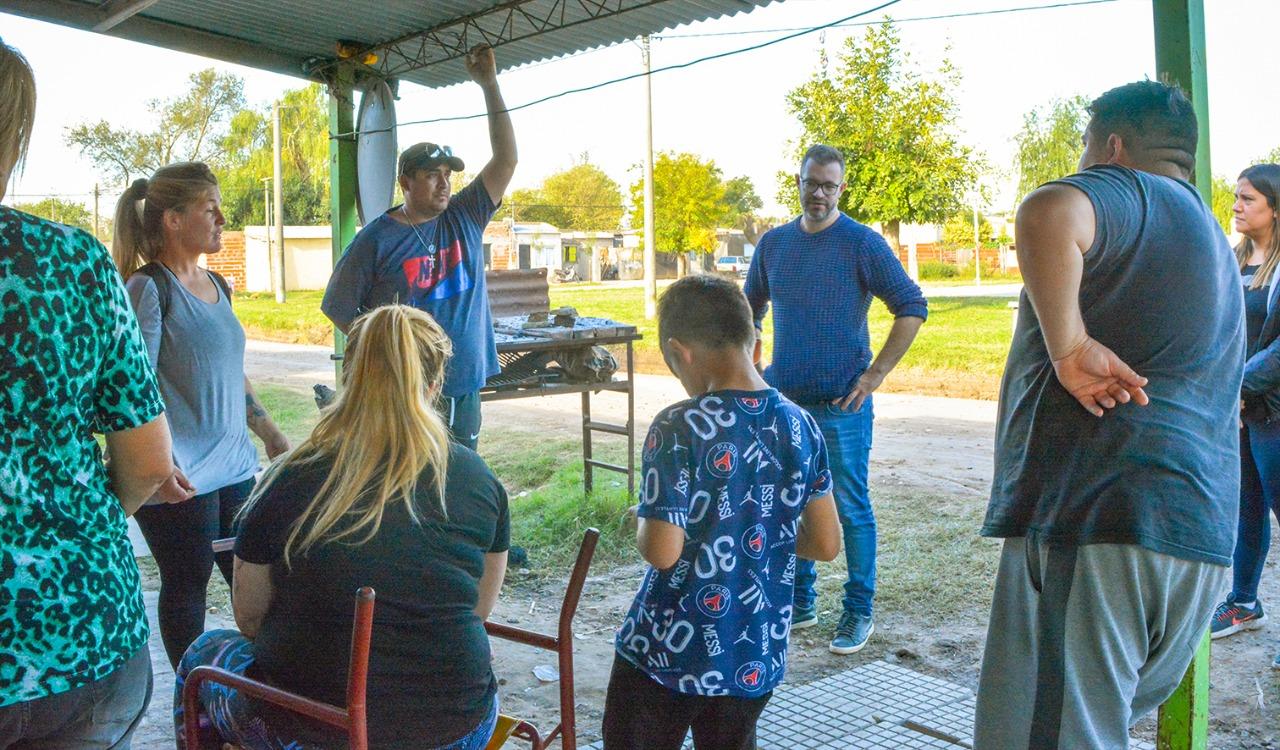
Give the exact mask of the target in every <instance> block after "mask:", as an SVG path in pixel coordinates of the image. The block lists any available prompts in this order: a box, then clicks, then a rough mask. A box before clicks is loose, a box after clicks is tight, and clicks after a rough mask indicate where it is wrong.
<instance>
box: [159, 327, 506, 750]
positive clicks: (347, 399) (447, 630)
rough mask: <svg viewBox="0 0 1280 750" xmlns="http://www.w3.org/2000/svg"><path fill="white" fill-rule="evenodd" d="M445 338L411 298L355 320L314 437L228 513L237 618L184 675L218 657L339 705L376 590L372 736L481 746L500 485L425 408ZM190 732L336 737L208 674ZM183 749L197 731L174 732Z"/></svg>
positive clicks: (256, 742)
mask: <svg viewBox="0 0 1280 750" xmlns="http://www.w3.org/2000/svg"><path fill="white" fill-rule="evenodd" d="M451 353H452V345H451V344H450V342H449V337H448V336H446V335H445V333H444V331H443V329H441V328H440V326H439V325H438V324H437V323H436V322H435V320H434V319H432V318H431V316H430V315H428V314H427V313H424V312H422V311H420V310H416V309H414V308H412V307H408V306H406V305H387V306H385V307H379V308H376V309H374V310H373V311H372V312H369V313H367V314H365V315H363V316H361V317H359V318H356V320H355V321H354V322H353V323H352V326H351V329H350V338H349V339H348V341H347V360H346V362H347V366H346V367H344V368H343V370H342V375H343V388H342V389H341V390H340V391H339V392H338V396H337V399H336V400H335V401H334V402H333V404H332V405H330V406H328V407H326V408H325V409H324V412H323V413H322V414H321V416H320V421H319V423H317V424H316V427H315V429H314V430H313V431H312V433H311V436H310V437H309V438H307V439H306V440H305V441H304V442H303V443H302V444H301V445H299V446H298V447H297V449H296V450H294V451H292V452H290V453H289V454H288V455H287V456H286V457H285V458H284V459H282V460H281V461H279V462H277V463H276V464H275V465H274V466H272V468H271V469H270V470H268V472H267V474H266V475H265V476H264V477H263V480H262V485H261V486H260V487H259V488H258V489H257V490H256V491H255V492H254V495H253V498H252V499H251V500H250V501H249V505H248V506H247V507H246V508H245V512H244V516H243V518H242V519H241V520H240V530H239V534H238V535H237V537H236V547H235V587H234V596H233V598H232V606H233V608H234V610H235V616H236V625H237V626H238V627H239V628H240V631H239V632H236V631H234V630H212V631H209V632H208V633H205V634H204V635H202V636H201V637H200V638H199V639H198V640H197V641H196V642H195V644H194V645H192V647H191V648H190V650H188V651H187V654H186V656H185V657H183V659H182V663H181V664H180V665H179V666H178V674H177V683H176V684H175V686H174V706H175V709H176V712H177V715H176V724H177V730H178V735H179V737H178V743H179V747H182V745H183V742H184V740H183V738H182V686H183V683H184V681H185V678H186V675H187V674H189V673H190V671H191V670H192V669H194V668H195V667H197V666H199V665H201V664H213V665H215V666H219V667H222V668H224V669H229V670H232V671H234V672H237V673H241V674H248V675H249V676H252V677H255V678H258V679H261V680H264V681H266V682H268V683H270V684H272V685H276V686H278V687H282V688H284V689H286V690H289V691H291V692H294V693H301V694H303V695H306V696H307V697H310V698H314V699H317V700H322V701H326V702H329V703H333V704H336V705H342V704H343V703H344V702H345V699H346V698H345V696H346V676H347V666H348V664H347V660H348V657H349V653H350V651H349V648H348V644H349V641H350V638H351V627H352V606H351V604H352V599H353V597H354V595H355V592H356V589H358V588H359V587H361V586H370V587H372V588H373V589H374V590H375V591H376V592H377V606H376V607H375V608H374V615H373V636H372V640H371V651H370V656H369V677H368V687H367V690H368V707H369V713H368V716H369V721H368V731H369V746H370V747H371V748H377V749H379V750H388V749H390V748H396V749H398V748H404V749H405V750H410V749H412V750H427V749H428V748H448V750H478V749H479V748H483V747H484V746H485V745H486V744H487V743H488V740H489V737H490V735H491V734H492V733H493V728H494V725H495V723H496V722H497V715H498V714H497V711H498V707H497V706H498V703H497V681H496V680H495V679H494V676H493V670H492V669H491V668H490V665H489V640H488V637H487V635H486V634H485V629H484V621H485V619H487V618H488V616H489V612H490V611H491V610H492V609H493V605H494V602H495V601H496V600H497V597H498V591H499V589H500V588H501V587H502V578H503V575H504V573H505V571H506V564H507V547H508V541H509V536H510V527H509V522H508V516H507V495H506V492H505V491H504V490H503V488H502V485H501V484H500V483H499V482H498V480H497V479H496V478H495V477H494V476H493V473H492V472H491V471H490V470H489V467H488V466H486V465H485V463H484V461H483V460H482V459H481V458H480V456H478V455H477V454H476V453H475V452H474V451H472V450H470V449H469V448H466V447H463V446H461V445H459V444H457V443H455V442H452V441H451V440H450V439H449V428H448V427H447V426H446V424H445V422H444V419H443V418H442V417H441V416H440V414H439V411H438V410H437V405H438V402H439V400H440V390H441V387H442V385H443V383H444V373H445V362H446V361H447V360H448V358H449V356H450V354H451ZM200 701H201V704H202V706H203V708H204V712H205V713H206V714H207V715H208V717H209V719H210V722H211V726H210V727H209V729H208V731H206V732H205V735H204V737H203V738H202V745H204V744H206V743H207V746H208V747H211V748H217V747H218V746H219V744H220V743H222V742H228V743H231V744H233V745H237V746H239V747H242V748H245V749H246V750H259V749H262V750H266V749H267V748H272V749H275V748H288V747H311V746H320V747H335V746H336V747H342V746H345V743H346V737H345V736H342V737H335V736H333V735H332V734H329V733H325V732H324V731H322V730H317V729H315V728H314V726H311V725H308V724H305V723H304V722H302V721H300V720H297V719H295V718H292V717H291V716H289V715H287V714H284V713H283V712H281V711H279V710H273V709H271V708H270V707H268V706H264V705H262V704H260V703H258V702H257V701H254V700H252V699H249V698H246V697H245V696H243V695H241V694H240V693H238V692H237V691H234V690H228V689H226V688H223V687H220V686H217V685H213V684H211V683H204V685H203V686H202V687H201V690H200ZM187 750H195V748H187Z"/></svg>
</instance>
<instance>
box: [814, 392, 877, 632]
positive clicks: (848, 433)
mask: <svg viewBox="0 0 1280 750" xmlns="http://www.w3.org/2000/svg"><path fill="white" fill-rule="evenodd" d="M801 406H802V407H803V408H804V410H805V411H807V412H809V414H811V415H812V416H813V419H814V421H816V422H817V423H818V429H820V430H822V439H823V440H824V441H826V444H827V463H828V465H829V466H830V468H831V479H832V482H833V485H834V487H833V490H834V494H835V498H836V510H837V511H838V512H839V514H840V527H841V529H842V530H843V531H844V559H845V563H846V564H847V566H848V568H849V578H848V580H847V581H845V584H844V611H845V612H852V613H854V614H857V615H863V616H865V617H870V616H871V600H872V599H873V598H874V597H875V593H876V516H875V513H873V512H872V510H871V497H870V494H869V493H868V491H867V461H868V459H869V458H870V456H871V428H872V423H873V422H874V421H875V414H874V412H873V410H872V406H871V398H870V397H868V398H867V400H866V401H864V402H863V404H862V409H861V410H860V411H857V412H852V411H841V410H840V408H839V407H837V406H834V405H833V404H829V403H825V404H801ZM817 580H818V572H817V569H816V567H815V564H814V562H813V561H812V560H803V559H802V560H799V561H797V563H796V591H795V599H794V601H795V605H796V606H797V607H812V606H813V604H814V600H815V599H816V596H817V594H816V592H815V591H814V583H816V582H817Z"/></svg>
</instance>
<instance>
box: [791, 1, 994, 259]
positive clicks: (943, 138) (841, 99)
mask: <svg viewBox="0 0 1280 750" xmlns="http://www.w3.org/2000/svg"><path fill="white" fill-rule="evenodd" d="M819 62H820V65H819V72H817V73H815V74H814V75H813V77H812V78H810V79H809V81H807V82H806V83H804V84H802V85H800V86H799V87H797V88H795V89H793V90H792V91H791V92H789V93H788V94H787V108H788V110H789V111H790V112H791V114H793V115H795V116H796V118H797V119H798V120H799V122H800V126H801V129H802V132H803V135H802V137H801V139H800V140H799V141H798V142H797V143H796V144H795V149H794V152H793V153H794V160H795V163H796V164H799V163H800V159H801V157H802V156H803V154H804V151H805V148H806V147H808V146H809V145H810V144H813V143H826V144H828V145H830V146H833V147H835V148H837V149H839V150H840V152H841V153H843V154H844V158H845V167H846V170H845V180H846V181H847V182H848V184H849V187H848V189H847V190H846V191H845V193H844V195H843V196H842V197H841V199H840V208H841V210H843V211H844V212H845V213H847V214H849V215H850V216H852V217H853V218H855V219H859V220H861V221H879V222H882V223H883V224H884V226H885V232H886V234H887V235H888V237H889V241H890V244H892V245H893V246H894V247H895V248H897V247H898V245H899V243H898V227H899V224H900V223H901V222H911V223H915V222H918V223H928V222H936V221H942V220H944V219H945V218H946V217H948V216H950V215H951V214H953V213H955V212H956V211H957V210H958V209H959V208H960V207H961V205H962V201H963V198H964V193H965V190H966V189H967V188H968V187H969V186H970V185H972V184H973V182H974V179H975V175H976V173H977V170H978V166H979V165H978V163H977V159H976V158H975V157H974V154H973V151H972V149H970V148H968V147H967V146H963V145H961V143H960V142H959V140H958V138H957V136H956V134H955V133H954V131H953V128H952V124H953V123H954V122H955V121H956V120H957V118H958V109H957V106H956V103H955V101H954V100H953V99H952V97H951V93H950V92H951V91H953V90H954V89H955V86H956V84H957V83H958V80H959V76H958V74H957V73H956V71H955V69H954V68H952V67H951V65H950V63H946V62H944V63H943V65H942V69H941V70H940V71H938V76H937V78H936V80H931V79H926V78H925V77H924V76H923V75H922V74H921V73H920V72H919V71H918V70H917V69H916V67H915V66H914V64H913V63H912V61H911V59H910V56H909V55H908V54H907V52H906V51H905V50H903V49H902V45H901V39H900V37H899V35H898V31H897V29H895V28H894V26H893V24H892V23H889V22H885V23H884V24H882V25H880V26H878V27H872V28H869V29H868V30H867V32H866V34H865V35H864V36H863V37H862V38H861V39H856V38H852V37H851V38H849V39H848V40H846V41H845V44H844V49H843V50H842V51H841V52H840V54H839V55H838V57H837V61H836V65H835V69H834V71H829V70H828V64H827V60H826V57H825V54H824V55H822V56H821V58H820V60H819ZM778 199H779V202H782V203H784V204H786V205H788V206H790V207H791V208H792V210H793V211H799V208H800V197H799V195H797V194H796V185H795V178H794V175H791V174H780V175H779V193H778Z"/></svg>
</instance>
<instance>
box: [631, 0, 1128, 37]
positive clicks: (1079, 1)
mask: <svg viewBox="0 0 1280 750" xmlns="http://www.w3.org/2000/svg"><path fill="white" fill-rule="evenodd" d="M1114 2H1117V0H1075V1H1074V2H1062V3H1053V4H1051V5H1023V6H1020V7H1017V8H996V9H994V10H974V11H966V12H962V13H945V14H942V15H937V16H915V17H913V18H895V19H892V20H893V23H894V24H900V23H910V22H912V21H942V20H947V19H952V18H972V17H977V16H997V15H1001V14H1005V13H1021V12H1022V11H1028V10H1053V9H1056V8H1074V7H1076V6H1081V5H1102V4H1105V3H1114ZM880 23H882V22H881V21H860V22H857V23H841V24H838V25H836V26H832V27H830V28H836V29H849V28H854V27H858V26H876V25H878V24H880ZM801 28H803V27H793V28H781V29H751V30H749V31H707V32H695V33H692V34H662V35H660V36H654V37H653V38H654V39H701V38H704V37H718V36H746V35H749V34H778V33H782V32H786V31H799V30H800V29H801Z"/></svg>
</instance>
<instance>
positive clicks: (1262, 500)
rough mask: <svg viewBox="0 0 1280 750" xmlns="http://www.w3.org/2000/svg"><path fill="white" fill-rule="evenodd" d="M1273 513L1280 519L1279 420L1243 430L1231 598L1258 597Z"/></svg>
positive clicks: (1241, 435)
mask: <svg viewBox="0 0 1280 750" xmlns="http://www.w3.org/2000/svg"><path fill="white" fill-rule="evenodd" d="M1272 513H1275V514H1276V517H1277V518H1280V420H1277V421H1274V422H1271V423H1270V424H1256V423H1248V422H1246V423H1245V426H1244V429H1243V430H1241V431H1240V520H1239V524H1238V526H1237V527H1236V551H1235V555H1234V560H1233V564H1232V573H1231V577H1232V586H1231V598H1232V599H1233V600H1235V601H1242V602H1249V601H1253V600H1255V599H1257V598H1258V581H1259V579H1261V578H1262V566H1263V564H1264V563H1265V562H1266V561H1267V550H1268V548H1270V547H1271V518H1270V515H1271V514H1272Z"/></svg>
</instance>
